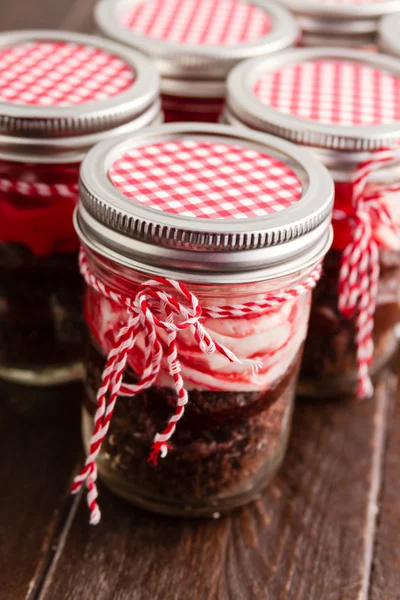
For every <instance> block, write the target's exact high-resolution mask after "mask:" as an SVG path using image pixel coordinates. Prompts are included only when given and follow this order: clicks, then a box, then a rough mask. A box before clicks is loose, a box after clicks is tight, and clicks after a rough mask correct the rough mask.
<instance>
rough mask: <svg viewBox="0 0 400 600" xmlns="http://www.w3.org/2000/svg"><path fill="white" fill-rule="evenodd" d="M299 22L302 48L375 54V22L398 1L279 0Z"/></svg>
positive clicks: (399, 3) (393, 9)
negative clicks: (332, 47) (354, 49)
mask: <svg viewBox="0 0 400 600" xmlns="http://www.w3.org/2000/svg"><path fill="white" fill-rule="evenodd" d="M281 1H282V4H284V5H285V6H286V7H287V8H289V9H290V10H292V11H293V12H294V14H295V15H296V16H297V18H298V20H299V25H300V27H301V30H302V32H303V35H302V45H303V46H307V47H316V46H319V47H321V46H322V47H327V46H337V47H339V48H358V49H360V50H361V49H362V50H376V44H377V31H378V26H379V20H380V18H381V17H383V16H384V15H386V14H388V13H396V12H398V11H400V1H399V0H386V1H385V2H382V1H379V0H364V1H362V2H360V0H313V1H310V0H281Z"/></svg>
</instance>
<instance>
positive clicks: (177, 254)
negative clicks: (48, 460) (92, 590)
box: [73, 123, 333, 523]
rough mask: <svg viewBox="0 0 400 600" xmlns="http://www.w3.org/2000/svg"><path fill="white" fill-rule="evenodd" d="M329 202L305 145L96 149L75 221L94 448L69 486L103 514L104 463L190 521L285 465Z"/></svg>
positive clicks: (186, 140) (147, 142)
mask: <svg viewBox="0 0 400 600" xmlns="http://www.w3.org/2000/svg"><path fill="white" fill-rule="evenodd" d="M105 165H107V166H106V167H105ZM332 199H333V185H332V181H331V179H330V177H329V175H328V172H327V171H326V170H325V169H324V167H323V166H322V165H320V164H319V163H318V162H317V161H314V159H312V158H310V157H309V156H308V154H307V153H304V152H299V151H298V150H296V148H295V147H293V146H292V145H291V144H287V143H286V142H283V141H281V140H278V139H276V138H274V137H271V136H266V135H262V134H257V133H253V132H246V131H245V130H244V129H235V128H231V127H226V126H222V125H208V126H207V125H205V124H197V123H193V124H188V123H185V124H175V125H174V124H170V125H163V126H159V127H157V128H151V129H148V130H147V131H146V135H145V136H130V137H129V138H127V137H126V138H125V139H121V140H120V141H118V142H116V143H115V142H112V143H111V142H108V143H103V144H100V145H99V146H97V147H96V148H94V149H93V150H92V151H90V152H89V154H88V156H87V157H86V159H85V161H84V163H83V166H82V170H81V196H80V203H79V206H78V211H77V215H76V228H77V231H78V234H79V237H80V239H81V242H82V244H83V251H82V254H81V272H82V274H83V276H84V279H85V281H86V284H87V286H86V293H85V316H86V320H87V325H88V336H87V353H86V370H87V377H86V385H85V389H86V401H85V406H84V409H83V437H84V442H85V446H86V448H87V452H88V459H87V461H86V465H85V467H84V469H83V471H82V472H81V474H80V475H78V476H77V478H76V479H75V483H74V487H73V490H74V491H75V492H77V491H78V490H79V489H80V487H81V486H82V485H83V484H84V483H85V482H86V485H87V486H88V490H89V494H88V501H89V506H90V509H91V521H92V522H93V523H96V522H97V521H98V520H99V511H98V507H97V503H96V500H95V496H96V492H95V488H94V486H95V479H96V474H97V470H98V472H99V475H100V477H101V478H102V479H103V480H104V482H105V483H106V484H107V485H108V486H109V487H110V489H112V490H113V491H114V492H115V493H117V494H119V495H120V496H122V497H124V498H127V499H128V500H130V501H131V502H133V503H134V504H136V505H138V506H141V507H143V508H146V509H149V510H153V511H156V512H161V513H166V514H173V515H193V516H200V515H214V514H216V513H220V512H223V511H227V510H230V509H233V508H235V507H238V506H240V505H242V504H245V503H247V502H249V501H251V500H252V499H253V498H255V497H256V495H257V494H258V493H259V492H260V490H261V489H262V488H263V487H264V486H265V485H266V484H267V483H268V481H269V480H270V478H271V477H272V476H273V475H274V473H275V472H276V470H277V469H278V468H279V466H280V464H281V462H282V460H283V456H284V453H285V449H286V444H287V440H288V435H289V431H290V423H291V415H292V410H293V401H294V394H295V387H296V381H297V375H298V370H299V365H300V360H301V355H302V348H303V342H304V339H305V337H306V332H307V324H308V315H309V307H310V300H311V289H312V288H313V286H314V285H315V282H316V280H317V278H318V277H319V270H320V267H319V263H320V261H321V259H322V257H323V256H324V254H325V253H326V251H327V248H328V247H329V245H330V242H331V230H330V217H331V209H332ZM106 215H109V217H107V216H106ZM106 364H107V367H106ZM106 405H107V409H106ZM105 410H106V413H104V411H105ZM95 415H96V416H95ZM104 419H106V421H107V425H106V426H104V425H105V421H104ZM93 420H94V425H93ZM92 433H93V437H91V436H92ZM158 456H160V458H159V460H157V459H158ZM96 459H97V469H96V466H95V461H96ZM148 459H150V460H148ZM157 463H158V464H157Z"/></svg>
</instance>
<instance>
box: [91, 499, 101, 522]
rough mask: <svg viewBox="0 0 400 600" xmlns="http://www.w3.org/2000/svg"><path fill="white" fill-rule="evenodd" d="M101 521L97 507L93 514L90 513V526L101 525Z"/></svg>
mask: <svg viewBox="0 0 400 600" xmlns="http://www.w3.org/2000/svg"><path fill="white" fill-rule="evenodd" d="M100 519H101V512H100V509H99V507H98V506H97V504H96V506H95V507H94V508H93V509H92V511H91V513H90V521H89V522H90V524H91V525H98V524H99V523H100Z"/></svg>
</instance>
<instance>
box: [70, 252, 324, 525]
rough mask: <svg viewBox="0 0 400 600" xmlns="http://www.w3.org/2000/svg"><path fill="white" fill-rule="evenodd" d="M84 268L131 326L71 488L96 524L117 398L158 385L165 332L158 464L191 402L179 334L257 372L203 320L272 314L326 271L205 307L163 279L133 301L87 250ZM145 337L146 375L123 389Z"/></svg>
mask: <svg viewBox="0 0 400 600" xmlns="http://www.w3.org/2000/svg"><path fill="white" fill-rule="evenodd" d="M80 269H81V273H82V275H83V277H84V279H85V281H86V283H87V284H88V285H89V286H90V287H92V288H93V289H94V290H96V291H97V292H99V293H100V294H102V295H103V296H105V297H106V298H109V299H111V300H112V301H114V302H116V303H117V304H118V305H119V306H122V307H124V308H125V309H126V311H127V320H126V324H125V325H124V326H123V327H121V329H120V331H119V332H118V335H117V336H116V339H115V343H114V347H113V348H112V350H111V351H110V352H109V354H108V358H107V363H106V366H105V369H104V371H103V376H102V382H101V386H100V389H99V390H98V394H97V410H96V413H95V416H94V429H93V434H92V438H91V441H90V447H89V452H88V456H87V458H86V462H85V465H84V467H83V469H82V471H81V472H80V473H79V474H78V475H77V476H76V477H75V479H74V482H73V485H72V492H73V493H77V492H79V490H80V489H81V487H82V485H83V484H84V483H86V487H87V490H88V495H87V500H88V505H89V509H90V522H91V524H93V525H94V524H97V523H98V522H99V520H100V516H101V515H100V510H99V507H98V504H97V487H96V478H97V471H96V458H97V456H98V454H99V452H100V449H101V445H102V443H103V441H104V439H105V437H106V435H107V432H108V429H109V426H110V421H111V418H112V415H113V411H114V408H115V403H116V401H117V399H118V396H119V395H122V394H123V395H128V396H135V395H136V394H139V393H140V392H142V391H143V390H145V389H147V388H149V387H151V386H152V385H153V384H154V383H155V381H156V379H157V376H158V373H159V371H160V368H161V361H162V357H163V354H164V349H163V346H162V343H161V337H160V331H161V330H164V331H167V332H168V339H167V350H166V353H167V363H168V371H169V374H170V375H171V377H172V378H173V380H174V386H175V391H176V395H177V404H176V410H175V412H174V414H173V415H172V416H171V418H170V419H169V421H168V423H167V426H166V427H165V429H164V430H163V431H162V432H161V433H157V434H156V435H155V437H154V441H153V446H152V449H151V453H150V456H149V461H150V462H153V463H157V459H158V456H159V455H160V454H161V457H165V456H166V455H167V453H168V450H169V449H170V445H169V440H170V438H171V436H172V434H173V433H174V431H175V428H176V425H177V423H178V421H179V420H180V419H181V418H182V416H183V413H184V410H185V405H186V404H187V402H188V392H187V391H186V389H185V386H184V381H183V379H182V375H181V363H180V360H179V356H178V347H177V336H178V333H179V332H180V331H183V330H185V329H191V331H192V333H193V336H194V339H195V340H196V343H197V344H198V346H199V348H200V349H201V351H202V352H204V353H206V354H213V353H215V352H218V353H219V354H222V355H223V356H226V357H227V358H228V359H229V360H230V361H231V362H236V363H241V364H243V363H248V364H249V366H250V367H251V368H252V369H253V370H257V369H258V367H259V366H260V365H259V364H258V363H257V362H256V361H252V360H247V359H245V360H242V359H240V358H238V357H237V356H236V355H235V354H233V352H231V351H230V350H229V349H228V348H226V347H225V346H223V345H222V344H220V343H218V342H216V341H215V340H213V339H212V338H211V336H210V334H209V333H208V331H207V330H206V329H205V328H204V327H203V325H202V323H201V318H202V317H212V318H218V319H223V318H227V317H232V316H235V317H237V316H242V315H243V316H245V315H248V314H250V313H261V312H264V311H268V310H270V309H271V308H274V307H277V306H279V305H281V304H282V303H283V302H286V301H288V300H292V299H293V298H296V297H298V296H300V295H301V294H303V293H305V292H306V291H307V290H311V289H312V288H313V287H314V286H315V284H316V282H317V281H318V279H319V277H320V274H321V266H320V265H318V266H317V267H315V268H314V269H313V271H312V272H311V273H310V275H309V276H308V277H307V278H306V279H304V280H303V281H302V282H301V283H299V284H298V285H295V286H292V287H291V288H290V289H287V290H284V291H282V292H281V293H279V294H275V295H271V296H269V297H268V298H266V299H265V300H262V301H256V302H248V303H246V304H238V305H235V304H233V305H227V306H220V307H209V308H202V307H201V306H200V305H199V301H198V299H197V298H196V296H194V295H193V294H192V293H191V292H190V291H189V290H188V289H187V287H186V286H185V285H184V284H183V283H180V282H178V281H174V280H172V279H166V278H164V277H155V278H154V279H151V280H149V281H146V282H145V283H143V284H142V285H140V286H138V289H137V291H136V294H135V296H134V297H132V298H131V297H128V296H125V295H123V294H119V293H117V292H115V291H113V290H112V289H111V288H110V287H109V286H108V285H106V284H105V283H103V282H102V281H100V280H99V279H98V278H97V277H96V276H95V275H94V273H93V272H92V271H91V269H90V267H89V265H88V262H87V259H86V256H85V253H84V251H83V250H81V253H80ZM140 334H143V335H144V347H145V357H144V366H143V371H142V373H141V374H139V373H138V374H137V375H138V378H139V380H138V382H137V383H136V384H135V385H131V384H129V385H127V384H123V376H124V370H125V366H126V362H127V358H128V354H129V351H130V350H131V349H132V348H133V347H134V345H135V343H136V340H137V338H138V336H139V335H140Z"/></svg>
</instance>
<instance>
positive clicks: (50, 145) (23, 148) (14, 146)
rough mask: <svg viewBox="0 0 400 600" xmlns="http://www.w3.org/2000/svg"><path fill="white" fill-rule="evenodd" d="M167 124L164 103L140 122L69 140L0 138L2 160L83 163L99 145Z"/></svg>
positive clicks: (143, 115)
mask: <svg viewBox="0 0 400 600" xmlns="http://www.w3.org/2000/svg"><path fill="white" fill-rule="evenodd" d="M162 122H163V113H162V110H161V102H160V99H159V98H157V100H156V101H155V102H154V103H153V104H152V105H151V106H149V108H148V109H147V110H146V111H145V112H143V113H142V114H141V115H140V116H138V117H137V118H136V119H133V120H131V121H129V122H128V123H124V124H122V125H119V126H117V127H114V128H112V129H108V130H107V131H98V132H96V133H90V134H86V135H78V136H75V137H66V138H63V137H61V138H45V139H40V140H37V139H35V138H33V137H16V136H10V135H0V160H10V161H15V162H31V163H35V164H61V163H64V164H65V163H74V162H81V161H82V160H83V159H84V157H85V156H86V154H87V152H88V151H89V150H90V148H92V147H93V146H94V145H95V144H97V143H99V142H102V141H103V140H105V139H109V138H115V137H118V136H120V135H124V134H127V133H131V132H136V131H138V130H140V129H143V128H144V127H148V126H151V125H155V124H160V123H162Z"/></svg>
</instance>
